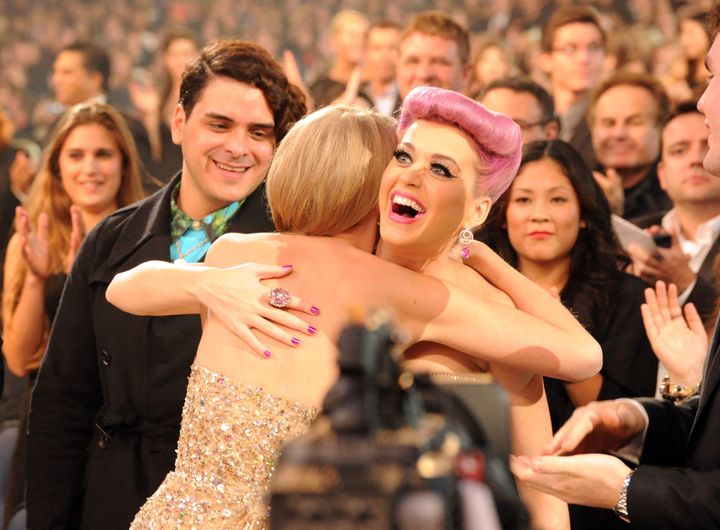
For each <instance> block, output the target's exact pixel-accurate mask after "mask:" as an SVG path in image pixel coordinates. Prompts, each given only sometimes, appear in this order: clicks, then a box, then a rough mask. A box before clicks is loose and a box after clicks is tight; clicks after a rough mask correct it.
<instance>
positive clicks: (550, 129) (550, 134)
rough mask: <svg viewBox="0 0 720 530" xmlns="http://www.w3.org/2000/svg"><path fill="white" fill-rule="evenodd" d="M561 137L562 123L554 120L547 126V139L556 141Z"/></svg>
mask: <svg viewBox="0 0 720 530" xmlns="http://www.w3.org/2000/svg"><path fill="white" fill-rule="evenodd" d="M558 136H560V122H558V120H556V119H552V120H550V121H549V122H547V123H546V124H545V138H547V139H548V140H556V139H557V138H558Z"/></svg>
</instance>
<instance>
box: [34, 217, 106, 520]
mask: <svg viewBox="0 0 720 530" xmlns="http://www.w3.org/2000/svg"><path fill="white" fill-rule="evenodd" d="M96 236H97V231H95V232H94V233H91V234H90V235H88V237H87V238H86V240H85V242H84V243H83V245H82V247H81V249H80V251H79V253H78V257H77V259H76V260H75V264H74V266H73V269H72V271H71V273H70V275H69V276H68V281H67V283H66V285H65V289H64V291H63V295H62V299H61V302H60V307H59V309H58V313H57V315H56V320H55V323H54V325H53V328H52V332H51V334H50V339H49V342H48V349H47V352H46V355H45V360H44V362H43V365H42V368H41V369H40V373H39V375H38V379H37V382H36V386H35V390H34V392H33V398H32V403H31V412H30V420H29V427H28V445H27V463H26V469H27V493H26V502H27V512H28V527H29V528H33V529H38V530H42V529H50V528H79V527H80V513H81V511H82V493H83V491H82V488H83V476H84V470H85V461H86V454H87V453H86V449H87V446H88V444H89V443H90V440H91V437H92V434H93V432H92V425H93V419H94V417H95V416H96V414H97V412H98V409H99V407H100V404H101V386H100V380H99V373H98V366H97V360H96V348H95V339H94V332H93V320H92V313H91V312H92V300H91V292H90V288H89V285H88V275H89V270H88V269H89V267H90V264H91V263H92V255H93V252H94V247H95V241H96V239H95V237H96ZM108 480H112V478H111V477H108Z"/></svg>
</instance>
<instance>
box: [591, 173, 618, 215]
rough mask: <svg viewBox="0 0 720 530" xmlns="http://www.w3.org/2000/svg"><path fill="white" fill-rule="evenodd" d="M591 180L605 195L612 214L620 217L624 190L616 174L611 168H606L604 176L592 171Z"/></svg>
mask: <svg viewBox="0 0 720 530" xmlns="http://www.w3.org/2000/svg"><path fill="white" fill-rule="evenodd" d="M593 178H594V179H595V182H597V185H598V186H600V189H601V190H602V192H603V194H604V195H605V198H606V199H607V201H608V204H609V205H610V210H611V211H612V213H614V214H617V215H620V216H622V214H623V211H624V209H625V190H624V189H623V185H622V178H620V175H618V172H617V171H615V170H614V169H613V168H608V169H607V170H606V171H605V174H603V173H600V172H599V171H593Z"/></svg>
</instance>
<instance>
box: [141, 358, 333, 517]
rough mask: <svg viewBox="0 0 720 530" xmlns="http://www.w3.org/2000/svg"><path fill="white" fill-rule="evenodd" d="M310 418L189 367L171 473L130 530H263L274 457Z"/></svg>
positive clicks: (313, 413)
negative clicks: (185, 394)
mask: <svg viewBox="0 0 720 530" xmlns="http://www.w3.org/2000/svg"><path fill="white" fill-rule="evenodd" d="M318 412H319V411H318V410H317V409H315V408H314V407H311V406H309V405H306V404H303V403H299V402H294V401H290V400H287V399H283V398H280V397H276V396H273V395H271V394H268V393H267V392H265V391H263V390H262V388H258V387H253V386H249V385H246V384H243V383H240V382H238V381H232V380H230V379H228V378H227V377H224V376H222V375H220V374H217V373H215V372H212V371H210V370H208V369H207V368H203V367H201V366H193V368H192V371H191V374H190V381H189V383H188V390H187V396H186V398H185V406H184V408H183V419H182V426H181V428H180V439H179V442H178V450H177V459H176V461H175V471H173V472H171V473H170V474H168V476H167V477H166V478H165V480H164V481H163V483H162V484H161V485H160V488H158V490H157V491H156V492H155V494H153V496H152V497H150V498H149V499H148V501H147V502H146V503H145V504H144V505H143V507H142V508H141V509H140V511H139V512H138V514H137V515H136V516H135V519H134V520H133V522H132V525H131V526H130V528H131V530H139V529H161V528H162V529H171V528H188V529H191V528H196V529H198V530H200V529H221V528H223V529H224V528H227V529H244V530H251V529H252V530H255V529H263V528H266V525H267V522H268V516H269V508H268V505H267V498H266V494H267V493H268V489H269V486H270V477H271V476H272V472H273V469H274V468H275V463H276V462H277V458H278V456H279V454H280V449H281V448H282V445H283V444H284V443H285V442H286V441H287V440H289V439H291V438H293V437H295V436H298V435H300V434H302V433H304V432H306V431H307V429H308V428H309V426H310V424H311V423H312V422H313V420H314V419H315V418H316V417H317V415H318Z"/></svg>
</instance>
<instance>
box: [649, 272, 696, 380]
mask: <svg viewBox="0 0 720 530" xmlns="http://www.w3.org/2000/svg"><path fill="white" fill-rule="evenodd" d="M645 302H646V303H644V304H643V305H642V306H641V311H642V316H643V324H644V325H645V332H646V333H647V336H648V339H649V341H650V345H651V346H652V349H653V351H654V352H655V355H657V357H658V359H659V360H660V361H661V362H662V363H663V365H665V367H666V368H667V369H668V371H669V375H670V378H671V379H672V381H673V383H676V384H679V385H696V384H698V382H699V381H700V379H701V377H702V370H703V364H704V363H705V356H706V355H707V348H708V337H707V333H706V332H705V328H704V327H703V323H702V320H701V319H700V316H699V315H698V312H697V310H696V309H695V306H694V305H693V304H686V305H685V307H684V311H683V309H681V308H680V304H679V302H678V289H677V287H676V286H675V285H674V284H672V283H671V284H670V285H669V286H668V287H666V286H665V282H661V281H659V282H657V283H656V285H655V290H653V289H646V290H645ZM683 313H684V318H683Z"/></svg>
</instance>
